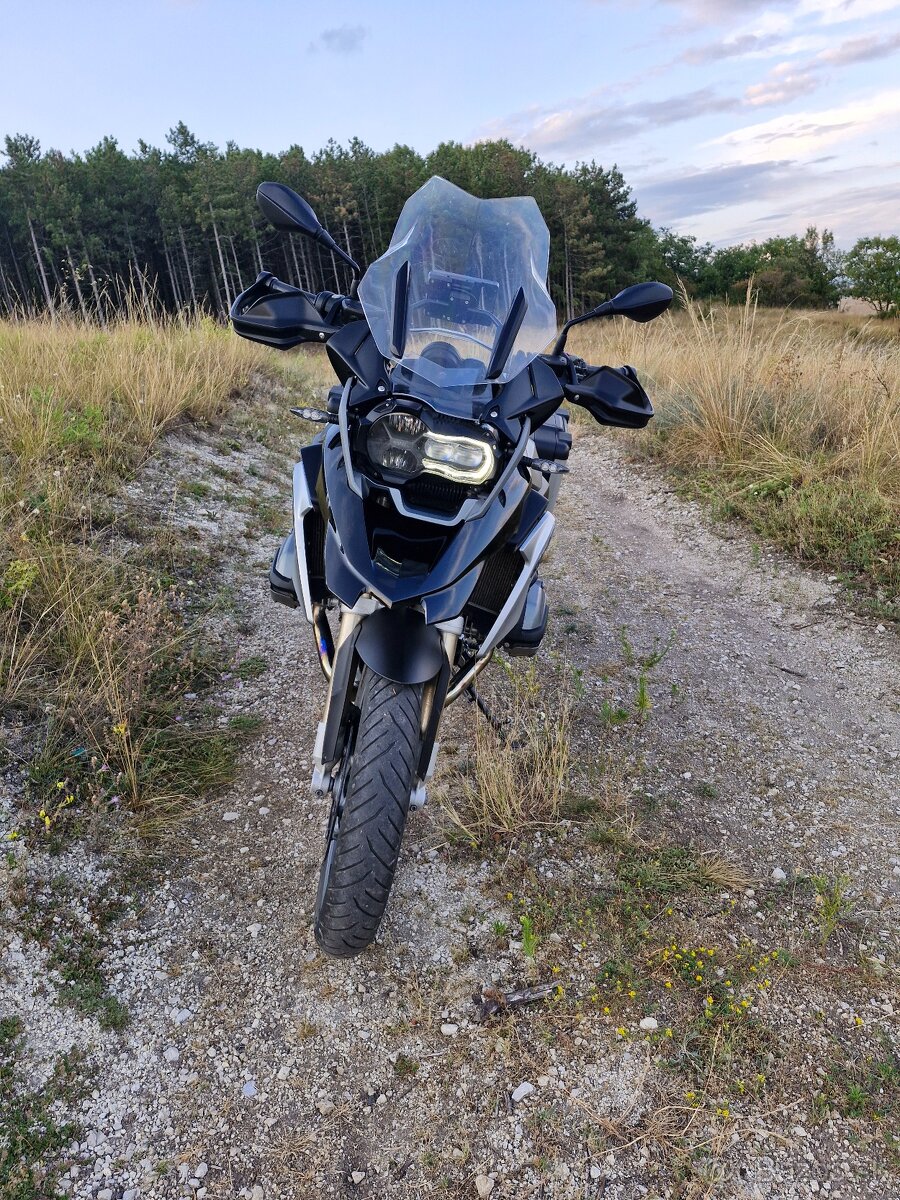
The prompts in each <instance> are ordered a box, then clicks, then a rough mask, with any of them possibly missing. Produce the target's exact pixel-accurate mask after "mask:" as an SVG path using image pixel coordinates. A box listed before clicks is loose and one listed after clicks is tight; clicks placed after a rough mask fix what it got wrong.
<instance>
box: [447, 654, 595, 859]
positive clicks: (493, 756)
mask: <svg viewBox="0 0 900 1200" xmlns="http://www.w3.org/2000/svg"><path fill="white" fill-rule="evenodd" d="M501 661H502V664H503V666H504V667H505V672H504V676H503V677H501V678H500V679H499V680H498V681H497V683H496V684H495V687H494V692H493V694H492V700H491V702H492V704H493V705H495V706H496V708H497V711H498V712H502V713H503V718H504V730H503V734H502V737H503V741H502V742H501V741H500V739H499V738H498V735H497V733H496V732H495V731H494V729H493V728H492V727H491V726H490V725H489V724H488V722H487V721H486V720H484V719H483V718H482V717H481V715H480V714H478V713H476V712H475V710H474V709H473V712H472V721H473V729H472V742H471V745H472V752H471V760H470V761H469V763H468V764H467V769H466V771H465V772H459V773H457V775H456V777H455V779H454V780H453V783H454V787H453V789H452V790H453V793H454V798H453V799H447V800H445V802H444V808H445V811H446V814H447V816H448V817H449V819H450V823H451V826H452V827H453V828H454V829H455V830H456V831H457V833H458V834H461V835H462V836H463V837H465V839H466V840H467V841H469V842H471V843H478V842H481V841H483V840H485V839H486V838H489V837H508V836H510V835H513V834H519V833H521V831H522V830H523V829H528V828H535V827H537V826H540V825H550V824H553V823H554V822H556V821H557V820H558V819H559V816H560V812H561V809H562V805H563V801H564V800H565V798H566V795H567V792H568V782H569V755H570V718H571V713H572V697H571V695H570V691H569V688H568V686H567V685H566V683H565V680H563V682H562V683H561V684H559V685H558V686H556V687H553V686H552V685H550V681H549V679H548V678H547V672H546V664H543V663H542V664H541V668H542V669H541V670H540V671H539V670H538V668H537V667H536V665H535V663H534V662H529V664H528V666H527V667H524V668H523V667H521V666H519V665H518V664H516V663H509V662H506V661H505V660H501ZM548 685H549V686H548Z"/></svg>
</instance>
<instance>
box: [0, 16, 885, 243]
mask: <svg viewBox="0 0 900 1200" xmlns="http://www.w3.org/2000/svg"><path fill="white" fill-rule="evenodd" d="M38 9H39V10H43V11H44V12H45V13H46V14H47V17H52V19H49V20H43V21H40V22H38V21H35V20H34V18H33V14H34V12H35V10H34V9H30V10H28V11H27V13H26V12H23V11H20V10H15V11H13V12H11V13H9V14H8V18H7V39H6V50H7V53H6V55H5V56H4V59H5V61H4V62H3V71H2V72H0V111H2V112H3V114H4V118H3V125H2V130H0V131H2V133H4V134H6V133H9V134H15V133H27V134H31V135H32V136H34V137H36V138H38V139H39V140H40V143H41V147H42V150H43V151H44V152H46V151H48V150H50V149H58V150H61V151H63V152H64V153H78V154H83V153H84V152H85V151H86V150H87V149H89V148H90V147H92V146H94V145H96V144H97V143H98V142H100V141H101V140H102V138H103V137H105V136H109V137H113V138H115V140H116V141H117V142H118V144H119V145H120V146H121V147H122V149H123V150H125V151H127V152H129V153H133V152H135V151H136V150H137V146H138V141H139V140H141V139H142V140H144V141H146V142H148V143H151V144H153V145H157V146H162V145H164V142H165V136H166V133H167V131H168V130H169V129H170V128H172V127H174V126H175V125H176V124H177V123H178V122H179V121H184V122H185V124H186V125H188V127H189V128H190V129H191V130H192V131H193V132H194V133H195V134H196V135H197V137H198V138H200V139H201V140H202V141H210V142H213V143H215V144H216V145H217V146H219V147H220V148H224V147H225V145H226V144H227V142H229V141H234V142H236V143H237V144H239V145H241V146H247V147H252V148H255V149H260V150H263V151H266V152H278V151H284V150H286V149H287V148H288V147H289V146H290V145H292V144H297V145H300V146H302V147H303V149H304V150H305V151H306V152H307V153H308V154H310V155H311V154H314V153H315V151H316V150H318V149H321V148H322V147H324V146H325V144H326V143H327V141H328V140H329V139H333V140H335V141H336V142H338V143H340V144H344V145H346V143H347V142H348V141H349V140H350V139H351V138H352V137H359V138H360V139H361V140H362V141H363V142H365V143H366V144H367V145H369V146H371V147H372V149H374V150H376V151H383V150H387V149H389V148H390V147H391V146H393V145H395V144H398V143H399V144H407V145H410V146H412V147H413V148H414V149H415V150H416V151H418V152H419V153H422V154H425V153H428V152H429V151H430V150H433V149H434V148H435V147H436V146H437V145H438V144H439V143H441V142H445V141H454V142H462V143H464V144H473V143H475V142H478V141H482V140H486V139H489V138H508V139H509V140H510V141H511V142H513V143H514V144H515V145H519V146H522V147H525V148H527V149H529V150H532V151H534V152H535V153H536V154H537V155H538V156H539V157H540V158H541V159H542V160H544V161H547V162H555V163H560V164H563V165H567V166H571V165H574V163H576V162H578V161H590V160H592V159H594V160H596V161H597V162H599V163H601V164H602V165H603V166H604V167H612V166H613V165H617V166H618V167H619V168H620V170H621V171H622V173H623V175H624V177H625V180H626V182H627V184H628V185H629V187H630V188H631V189H632V192H633V195H634V197H635V199H636V201H637V205H638V211H639V214H640V215H641V216H642V217H645V218H647V219H648V220H650V221H651V222H652V223H653V225H654V226H656V227H660V226H668V227H671V228H672V229H674V230H675V231H676V232H678V233H682V234H691V235H694V236H696V237H697V238H698V239H699V240H700V241H701V242H706V241H711V242H713V243H714V244H716V245H727V244H730V243H733V242H742V241H751V240H752V241H763V240H765V239H766V238H767V237H769V236H773V235H780V234H784V235H787V234H802V233H803V232H804V230H805V228H806V227H807V226H808V225H811V224H812V225H817V226H818V227H820V228H822V227H827V228H829V229H831V230H833V231H834V233H835V237H836V241H837V243H838V245H840V246H841V247H844V248H846V247H849V246H850V245H852V243H853V242H854V241H856V240H857V238H859V237H861V236H867V235H885V234H891V233H895V232H896V231H897V219H896V214H897V212H898V210H900V155H898V154H897V153H896V152H894V153H892V150H893V146H894V145H896V144H898V139H897V135H898V134H900V87H896V86H892V84H893V81H894V76H895V74H896V64H895V63H892V59H893V58H894V56H895V55H897V54H900V0H775V2H774V3H772V2H757V0H642V2H641V3H639V4H638V5H637V6H635V7H628V6H625V5H624V4H623V3H622V2H621V0H561V3H560V5H559V6H558V9H557V12H558V13H559V14H560V20H559V21H558V22H557V24H558V25H559V27H560V28H564V29H569V30H573V31H576V32H577V38H573V39H572V40H571V41H566V39H565V38H564V37H563V38H561V39H559V43H558V44H559V46H560V51H561V58H563V56H564V58H565V64H564V65H565V71H564V72H559V73H558V74H557V73H554V71H553V70H552V66H553V62H552V59H551V60H549V61H548V63H547V64H546V66H548V67H549V68H550V69H549V70H547V69H544V70H541V71H535V70H534V69H533V66H532V62H533V59H534V58H535V57H536V56H537V55H538V54H539V53H542V52H543V51H544V48H545V47H546V45H547V44H548V41H549V44H551V45H552V44H553V41H552V39H548V38H547V37H546V36H545V34H546V25H547V16H546V10H545V8H543V7H542V6H541V7H539V6H538V4H537V3H536V0H523V3H521V4H517V5H516V6H515V9H513V8H512V5H510V4H507V3H505V2H504V3H500V4H496V5H494V6H492V7H491V8H490V9H488V10H487V11H483V6H482V8H478V7H477V6H476V5H475V4H474V3H473V2H472V0H460V3H459V4H458V5H457V8H456V16H457V19H456V20H455V21H454V22H451V23H449V24H448V23H446V22H445V20H444V18H443V17H442V15H441V14H440V13H437V12H435V11H432V10H426V11H422V10H419V9H416V10H413V9H411V8H409V7H408V6H407V5H404V4H403V3H401V2H400V0H390V2H388V3H385V4H383V5H381V6H379V12H378V14H377V17H373V13H372V10H371V6H366V5H364V4H362V3H361V2H360V0H348V3H346V4H345V5H344V6H343V7H342V10H341V20H340V22H338V23H336V22H334V21H329V20H328V18H327V16H323V17H314V18H313V17H309V16H307V15H305V14H304V13H303V12H302V11H301V10H299V9H296V10H293V11H290V12H287V13H284V12H278V13H277V15H276V13H275V5H274V3H273V0H268V3H266V2H265V0H264V3H263V4H262V5H260V6H258V7H257V9H255V10H254V11H255V13H256V14H261V18H260V19H257V20H256V21H255V22H254V23H251V24H248V23H247V20H246V10H244V9H242V8H241V7H240V6H238V5H237V4H236V3H235V0H159V2H158V3H154V4H146V3H145V4H144V5H142V6H140V7H139V8H137V9H134V10H129V11H128V13H127V15H126V16H125V18H124V21H123V19H122V16H121V10H117V9H114V8H113V6H112V5H111V4H110V3H108V0H93V2H89V3H87V4H84V5H81V6H78V10H77V11H74V10H72V9H71V8H70V7H67V6H63V5H62V4H60V3H57V2H56V0H54V2H51V3H45V4H43V5H39V6H38ZM267 9H268V10H269V13H270V14H271V16H269V15H268V14H267V12H266V10H267ZM476 12H477V14H478V17H477V23H476V24H474V25H473V22H472V20H470V19H469V14H470V13H471V14H473V15H474V14H475V13H476ZM211 17H213V18H215V19H214V20H210V18H211ZM232 17H233V20H232V19H230V18H232ZM472 28H477V29H478V30H479V35H478V36H477V37H473V36H472V34H471V32H470V31H471V29H472ZM235 30H237V32H235ZM276 33H277V34H278V36H277V37H276V36H274V34H276ZM538 34H540V36H538ZM138 47H139V48H140V53H139V54H136V53H135V50H136V48H138ZM498 49H499V50H500V51H501V53H500V54H499V56H498ZM11 50H15V54H12V53H11ZM98 60H101V61H103V62H105V63H112V64H115V65H116V67H117V68H118V69H113V70H106V71H103V70H93V71H92V72H91V73H90V74H87V75H86V74H85V69H84V63H85V62H88V63H93V62H97V61H98ZM256 61H259V62H260V64H261V66H260V68H259V72H258V74H259V79H258V82H257V81H255V79H254V67H253V63H254V62H256ZM35 62H40V63H42V67H43V70H44V72H45V73H46V74H51V75H52V76H53V78H54V79H55V80H56V86H55V88H54V89H53V91H52V92H51V91H50V90H45V91H37V90H36V89H35V88H34V86H33V77H34V74H33V73H34V64H35ZM517 63H522V64H525V66H524V69H522V70H517V69H516V64H517ZM563 75H564V76H565V78H560V76H563ZM125 78H127V79H128V81H129V83H130V84H131V85H132V86H130V87H125V86H123V79H125ZM576 80H577V81H578V82H575V81H576ZM401 85H402V86H401ZM59 96H65V103H64V104H61V103H60V102H59V99H58V97H59ZM295 114H302V118H301V119H298V117H297V116H296V115H295ZM892 139H893V142H892ZM875 179H877V182H873V180H875Z"/></svg>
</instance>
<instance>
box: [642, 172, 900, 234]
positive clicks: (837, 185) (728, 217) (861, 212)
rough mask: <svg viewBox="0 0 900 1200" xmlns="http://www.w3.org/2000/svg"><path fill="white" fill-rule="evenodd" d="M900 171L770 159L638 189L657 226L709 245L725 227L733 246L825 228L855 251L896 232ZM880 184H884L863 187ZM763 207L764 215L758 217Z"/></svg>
mask: <svg viewBox="0 0 900 1200" xmlns="http://www.w3.org/2000/svg"><path fill="white" fill-rule="evenodd" d="M898 169H900V163H898V162H890V163H880V164H878V166H874V165H871V164H870V165H862V166H860V165H853V166H846V167H839V168H835V169H831V170H827V171H819V170H816V167H815V165H814V164H813V163H803V162H798V161H796V160H795V159H767V160H765V161H763V162H758V163H732V164H730V165H725V166H714V167H709V168H706V169H700V168H698V169H696V170H691V171H688V172H687V173H684V172H682V173H680V174H674V173H673V174H667V175H659V176H656V177H654V178H652V179H649V180H647V181H646V182H644V183H643V184H638V185H637V186H636V188H635V196H636V198H637V201H638V206H639V209H640V211H641V213H642V214H643V215H645V216H648V217H649V218H650V219H651V220H652V221H653V222H654V223H655V224H657V225H659V224H662V225H674V226H675V227H676V228H677V227H679V226H680V227H681V228H682V229H684V228H688V229H690V228H691V227H692V226H693V228H694V229H695V230H696V231H697V232H698V233H699V234H700V236H701V237H702V238H704V239H705V238H707V237H708V236H709V235H710V232H712V231H713V230H714V229H715V228H716V227H717V226H718V227H719V228H720V229H721V230H722V232H723V233H724V232H725V231H726V230H727V238H726V240H728V241H740V240H746V239H747V238H765V237H768V236H771V235H772V234H777V233H784V232H785V231H786V227H787V229H791V228H793V230H794V231H795V232H801V231H802V230H803V229H804V228H805V227H806V226H807V225H824V226H826V227H827V228H829V229H833V230H834V231H835V233H836V234H837V235H838V238H839V241H840V242H841V243H842V244H844V245H850V244H852V242H854V241H855V240H856V238H858V237H861V236H862V235H863V234H865V233H876V232H890V231H891V230H892V229H894V228H895V227H896V213H897V210H898V206H900V179H898V178H897V177H896V176H897V171H898ZM874 178H877V179H878V180H879V182H877V183H865V184H863V185H860V182H859V181H860V180H861V179H862V180H866V179H874ZM848 185H850V186H848ZM741 206H745V207H744V208H743V210H741ZM765 206H768V209H769V210H768V211H766V207H765ZM760 207H762V211H763V215H761V216H760V215H756V214H755V212H754V210H757V211H758V210H759V208H760ZM734 210H739V211H738V212H735V211H734ZM717 213H718V214H720V216H719V218H718V219H717V218H716V216H715V215H714V214H717ZM742 214H743V215H742ZM738 223H740V224H738ZM741 225H742V226H743V227H740V226H741Z"/></svg>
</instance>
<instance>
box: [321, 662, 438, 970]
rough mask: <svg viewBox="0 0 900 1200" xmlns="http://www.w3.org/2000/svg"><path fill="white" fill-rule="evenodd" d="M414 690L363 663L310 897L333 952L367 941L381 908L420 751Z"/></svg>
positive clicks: (418, 697) (342, 953) (341, 954)
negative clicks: (351, 725)
mask: <svg viewBox="0 0 900 1200" xmlns="http://www.w3.org/2000/svg"><path fill="white" fill-rule="evenodd" d="M422 689H423V685H422V684H421V683H417V684H403V683H394V682H393V681H392V680H390V679H384V678H383V677H382V676H380V675H376V674H374V672H372V671H370V670H369V668H368V667H365V668H364V670H363V675H362V679H361V680H360V684H359V690H358V693H357V695H358V698H359V699H358V712H359V719H358V722H357V724H356V728H355V731H353V730H348V737H347V747H346V751H345V755H344V759H343V761H342V763H341V766H340V769H339V771H338V775H337V778H336V779H335V781H334V791H333V799H332V811H331V819H330V820H329V823H328V834H327V840H326V848H325V858H324V859H323V862H322V869H321V874H320V877H319V892H318V896H317V899H316V921H315V931H316V941H317V942H318V943H319V945H320V946H321V948H322V949H323V950H324V951H325V953H326V954H330V955H333V956H334V957H337V958H350V957H351V956H353V955H354V954H360V953H361V952H362V951H363V950H365V948H366V947H367V946H369V945H371V943H372V942H373V941H374V940H375V934H376V933H377V932H378V926H379V925H380V924H381V919H382V917H383V916H384V910H385V908H386V907H387V900H388V895H389V894H390V890H391V884H392V883H393V881H394V871H395V869H396V866H397V858H398V856H399V854H400V843H401V841H402V840H403V829H404V826H405V825H406V814H407V812H408V810H409V797H410V792H411V791H412V788H413V785H414V784H415V780H416V771H417V767H418V762H419V754H420V750H421V739H422V735H421V726H420V722H421V714H422ZM354 733H355V736H353V735H354Z"/></svg>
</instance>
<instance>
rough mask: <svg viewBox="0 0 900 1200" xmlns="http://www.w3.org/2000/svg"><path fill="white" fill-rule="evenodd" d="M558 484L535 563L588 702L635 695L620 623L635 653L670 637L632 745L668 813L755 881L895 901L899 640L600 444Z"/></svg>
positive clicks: (899, 875)
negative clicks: (546, 560) (543, 558)
mask: <svg viewBox="0 0 900 1200" xmlns="http://www.w3.org/2000/svg"><path fill="white" fill-rule="evenodd" d="M566 485H567V486H566V491H565V499H564V502H563V504H562V510H561V512H560V519H559V526H558V532H557V537H556V539H555V541H554V549H553V554H552V565H551V566H550V567H549V569H548V570H547V571H546V572H545V574H547V575H548V577H552V578H553V581H554V582H553V592H554V594H555V595H556V596H557V597H559V598H563V599H564V600H565V602H566V604H567V606H568V607H570V608H571V609H572V610H574V617H573V623H574V625H575V626H576V629H575V630H573V635H572V640H573V650H572V653H573V655H574V657H575V658H576V660H577V661H579V662H582V663H583V664H584V666H585V669H586V672H587V677H588V686H589V688H590V689H591V692H592V695H593V694H596V697H597V700H596V702H595V707H596V706H598V705H599V704H600V703H601V702H602V699H609V700H611V701H612V702H613V703H616V704H618V703H627V701H628V699H629V697H628V695H627V693H626V692H625V691H624V690H623V687H622V682H623V681H622V680H621V679H620V678H618V677H617V675H616V672H615V666H614V664H616V663H617V661H620V660H622V658H623V645H622V634H621V631H622V630H623V629H624V630H625V636H626V637H627V639H628V642H629V643H630V644H631V646H632V647H633V650H634V656H635V658H636V659H638V660H640V658H641V656H646V655H649V654H651V653H652V652H653V650H654V648H655V647H665V646H668V645H670V644H671V648H670V649H669V650H668V652H667V654H666V656H665V658H664V659H663V660H662V661H661V663H660V664H659V665H658V666H657V667H655V668H651V669H650V670H648V672H647V674H648V687H649V691H650V694H651V698H652V700H653V719H652V720H651V721H648V722H647V727H646V733H645V736H644V737H643V738H641V739H639V740H638V742H637V746H636V748H637V749H638V750H639V751H640V753H641V754H642V756H643V757H644V761H645V772H644V777H643V780H642V788H643V789H644V790H645V791H647V792H649V793H650V795H651V796H652V797H653V798H654V799H655V800H656V801H657V802H658V803H659V804H660V805H661V806H662V807H663V809H664V810H666V809H669V810H671V809H676V810H677V815H675V816H670V817H669V818H667V821H668V823H669V824H672V825H674V826H675V827H676V828H677V827H681V828H683V829H684V830H685V831H686V832H687V833H688V834H689V835H690V836H692V837H696V838H697V840H698V841H700V842H702V843H704V844H706V845H713V846H715V845H721V846H723V847H726V848H727V850H728V852H729V854H730V855H731V856H732V857H735V858H736V859H737V860H738V861H740V862H742V863H743V864H744V865H745V866H746V867H747V868H749V869H750V870H751V871H752V873H753V874H755V875H757V876H760V877H762V878H767V877H768V876H770V874H771V872H772V871H773V870H774V869H780V870H783V871H785V872H786V873H787V874H791V873H794V872H797V871H804V872H807V873H816V872H825V873H826V874H828V873H833V872H835V871H837V872H844V873H846V874H847V875H848V876H849V879H850V886H851V888H852V889H853V891H854V892H855V893H856V894H857V895H859V896H860V897H864V898H865V901H866V903H867V904H869V905H871V906H872V907H873V908H875V909H881V908H882V907H883V906H884V905H885V903H886V901H887V898H888V896H890V895H893V897H894V899H895V900H896V898H897V895H898V885H900V869H898V859H897V857H896V856H897V854H898V852H900V844H898V830H900V645H898V641H897V638H896V636H895V635H894V634H893V633H891V632H888V631H887V630H886V629H885V628H884V627H883V626H877V627H876V622H874V621H871V620H869V619H861V618H856V617H855V616H854V615H853V614H852V613H851V612H849V611H848V608H847V605H846V604H845V603H844V602H843V601H842V600H839V589H838V587H837V586H836V585H835V584H834V583H829V582H828V580H827V579H826V578H825V576H823V575H822V574H820V573H813V572H810V571H804V570H802V569H801V568H799V567H798V566H797V565H796V563H793V562H790V561H788V560H787V559H786V558H784V557H781V556H779V555H777V554H775V553H773V552H770V551H764V550H761V548H760V546H759V545H757V544H756V543H754V541H753V540H752V538H751V537H749V536H748V535H747V534H745V533H743V532H742V531H741V530H739V529H738V528H736V527H735V526H734V525H733V524H731V523H728V524H724V523H722V524H718V525H716V524H713V523H712V522H710V521H709V519H708V517H707V516H706V515H705V514H704V513H703V512H702V511H701V510H700V508H699V507H698V506H696V505H693V504H687V503H685V502H683V501H681V500H679V499H678V498H677V497H676V496H675V494H674V492H673V490H672V489H671V487H670V485H669V484H668V483H667V482H666V481H665V479H664V478H662V477H661V476H659V475H658V474H657V473H656V472H653V471H648V470H646V469H644V470H642V469H640V468H639V467H637V466H630V465H628V463H627V461H625V459H624V457H623V456H622V454H621V452H620V450H619V448H617V447H616V446H615V444H614V443H612V442H611V441H610V440H609V439H606V438H602V437H596V436H594V437H591V436H586V437H583V438H582V440H581V441H580V443H579V446H578V448H577V450H576V451H575V454H574V456H573V459H572V473H571V475H570V476H569V477H568V478H567V480H566ZM625 657H626V658H627V657H628V656H627V653H626V654H625ZM605 664H606V665H609V664H613V670H612V672H611V673H610V672H608V671H607V672H606V673H607V674H608V675H609V678H608V680H607V681H606V682H604V681H603V679H602V678H600V676H601V675H602V674H604V665H605ZM632 675H633V672H632ZM626 682H627V681H626ZM632 749H634V747H632ZM886 912H887V910H886ZM888 919H889V918H888V917H887V915H886V917H885V921H886V922H887V921H888Z"/></svg>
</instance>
